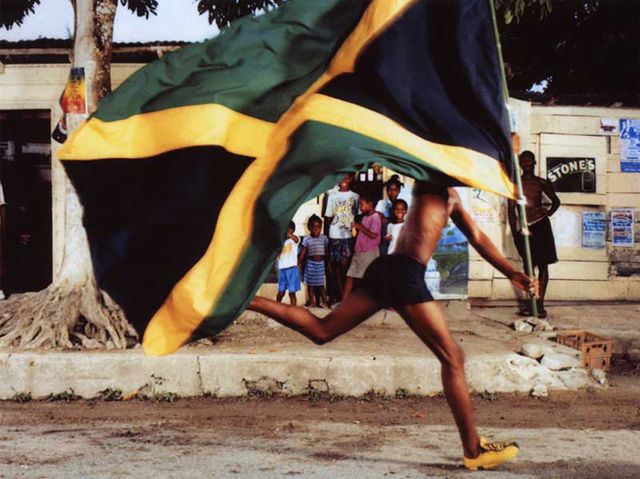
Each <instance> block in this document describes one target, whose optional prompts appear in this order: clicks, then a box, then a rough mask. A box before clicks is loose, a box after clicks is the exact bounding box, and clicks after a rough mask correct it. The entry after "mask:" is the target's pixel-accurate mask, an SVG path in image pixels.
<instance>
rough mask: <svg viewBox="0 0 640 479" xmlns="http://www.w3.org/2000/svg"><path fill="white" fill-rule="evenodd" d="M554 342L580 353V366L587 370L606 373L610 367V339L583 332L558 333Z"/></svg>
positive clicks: (611, 350) (611, 348)
mask: <svg viewBox="0 0 640 479" xmlns="http://www.w3.org/2000/svg"><path fill="white" fill-rule="evenodd" d="M556 342H558V343H560V344H564V345H565V346H569V347H570V348H573V349H577V350H578V351H580V352H581V353H582V366H583V367H585V368H587V369H602V370H604V371H608V370H609V368H610V367H611V353H612V352H613V346H612V342H611V339H609V338H604V337H602V336H597V335H595V334H593V333H590V332H589V331H585V330H578V329H576V330H568V331H558V336H556Z"/></svg>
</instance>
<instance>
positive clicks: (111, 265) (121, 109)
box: [59, 0, 514, 354]
mask: <svg viewBox="0 0 640 479" xmlns="http://www.w3.org/2000/svg"><path fill="white" fill-rule="evenodd" d="M510 148H511V147H510V133H509V122H508V117H507V112H506V109H505V106H504V98H503V83H502V75H501V60H500V55H499V51H498V45H497V44H496V36H495V29H494V22H493V17H492V6H491V2H490V0H290V1H289V2H287V3H286V4H285V5H284V6H282V7H280V8H278V9H276V10H273V11H271V12H268V13H266V14H265V15H262V16H259V17H257V18H246V19H243V20H240V21H238V22H236V23H235V24H233V25H231V26H230V27H229V28H228V29H226V30H224V31H223V32H222V33H221V34H220V35H218V36H217V37H216V38H213V39H211V40H209V41H206V42H204V43H198V44H193V45H189V46H187V47H185V48H182V49H181V50H179V51H176V52H174V53H172V54H169V55H166V56H164V57H162V58H161V59H158V60H157V61H155V62H153V63H151V64H149V65H147V66H145V67H144V68H142V69H140V70H139V71H138V72H136V73H135V74H134V75H132V76H131V77H130V78H129V79H128V80H127V81H126V82H124V83H123V84H122V85H121V86H120V87H119V88H118V89H117V90H115V91H114V92H113V93H112V94H111V95H110V96H108V97H106V98H104V99H103V100H102V102H101V103H100V106H99V108H98V110H97V111H96V112H95V114H93V115H92V116H91V118H90V119H89V120H88V121H87V122H86V123H85V125H84V126H83V127H82V128H80V129H79V130H77V131H76V132H75V133H74V134H73V135H72V136H71V137H70V138H69V140H67V142H66V143H65V145H64V147H63V148H62V149H61V151H60V154H59V157H60V159H61V160H62V161H63V163H64V166H65V168H66V171H67V173H68V175H69V177H70V178H71V181H72V182H73V185H74V186H75V188H76V191H77V193H78V195H79V197H80V200H81V202H82V204H83V206H84V226H85V228H86V231H87V234H88V238H89V243H90V248H91V254H92V260H93V266H94V271H95V275H96V278H97V281H98V284H99V285H100V287H101V288H102V289H103V290H105V291H106V292H107V293H109V294H110V295H111V297H112V298H113V299H114V300H116V301H117V302H118V304H120V306H121V307H122V308H123V309H124V311H125V313H126V314H127V317H128V318H129V320H130V321H131V322H132V324H133V325H134V326H135V327H136V328H137V330H138V331H139V332H140V333H141V334H142V333H144V337H143V347H144V350H145V352H146V353H148V354H167V353H170V352H172V351H175V350H176V349H178V348H179V347H180V346H181V345H183V344H185V343H187V342H189V341H191V340H194V339H197V338H200V337H203V336H209V335H214V334H216V333H218V332H220V331H221V330H223V329H224V328H225V327H227V326H228V325H229V324H230V323H231V322H232V321H233V320H234V319H235V318H236V317H237V316H238V315H239V314H240V313H241V312H242V311H243V310H244V309H245V308H246V306H247V305H248V303H249V301H250V300H251V298H252V296H253V295H254V294H255V293H256V291H257V289H258V287H259V285H260V284H261V283H262V282H263V281H264V279H265V278H266V276H267V274H268V272H269V270H270V268H271V266H272V264H273V261H274V260H275V258H276V256H277V254H278V252H279V249H280V247H281V238H282V235H283V233H284V232H285V230H286V227H287V224H288V222H289V220H290V219H291V218H292V216H293V215H294V213H295V211H296V209H297V208H298V207H299V206H300V205H301V204H302V203H303V202H304V201H306V200H308V199H309V198H312V197H314V196H316V195H318V194H320V193H322V192H324V191H326V190H328V189H329V188H330V187H331V186H333V185H334V184H335V183H336V180H337V179H338V178H339V177H340V176H341V175H343V174H344V173H345V172H349V171H357V170H358V169H360V168H362V167H363V166H366V165H367V164H370V163H372V162H376V163H380V164H382V165H384V166H386V167H389V168H392V169H393V170H395V171H397V172H399V173H401V174H405V175H410V176H412V177H414V178H416V179H418V180H425V181H434V182H438V183H440V184H446V185H470V186H475V187H478V188H482V189H485V190H488V191H492V192H495V193H499V194H501V195H505V196H513V192H514V187H513V185H512V183H511V181H510V178H509V175H508V173H507V172H508V171H510V159H511V149H510Z"/></svg>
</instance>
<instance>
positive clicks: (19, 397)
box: [11, 393, 31, 404]
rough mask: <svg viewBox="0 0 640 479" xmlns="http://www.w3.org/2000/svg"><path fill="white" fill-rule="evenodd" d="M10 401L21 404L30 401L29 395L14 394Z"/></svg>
mask: <svg viewBox="0 0 640 479" xmlns="http://www.w3.org/2000/svg"><path fill="white" fill-rule="evenodd" d="M11 400H12V401H14V402H17V403H21V404H22V403H26V402H29V401H31V393H15V394H14V395H13V397H12V398H11Z"/></svg>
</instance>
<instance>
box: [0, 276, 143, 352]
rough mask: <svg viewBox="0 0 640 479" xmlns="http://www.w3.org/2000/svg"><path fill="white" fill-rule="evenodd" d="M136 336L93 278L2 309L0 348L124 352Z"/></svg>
mask: <svg viewBox="0 0 640 479" xmlns="http://www.w3.org/2000/svg"><path fill="white" fill-rule="evenodd" d="M136 343H137V334H136V333H135V331H134V329H133V328H132V327H131V325H130V324H129V323H128V321H127V320H126V319H125V317H124V314H123V313H122V311H121V310H120V308H118V306H117V305H116V304H115V303H114V302H113V301H111V300H110V299H109V298H108V297H107V296H106V295H103V294H102V293H101V292H100V290H98V288H97V287H96V286H95V283H93V282H92V281H91V280H89V281H87V282H86V283H85V284H82V285H77V284H74V285H70V284H64V283H63V284H52V285H51V286H49V287H48V288H47V289H44V290H42V291H39V292H37V293H25V294H18V295H13V296H11V297H10V298H9V299H8V300H7V301H3V302H2V306H1V308H0V347H16V348H29V349H32V348H79V347H83V348H88V349H98V348H107V349H125V348H127V347H132V346H133V345H135V344H136Z"/></svg>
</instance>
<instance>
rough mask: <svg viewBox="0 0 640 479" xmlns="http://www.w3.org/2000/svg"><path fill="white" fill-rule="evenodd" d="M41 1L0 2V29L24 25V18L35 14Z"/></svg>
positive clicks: (6, 0) (8, 0)
mask: <svg viewBox="0 0 640 479" xmlns="http://www.w3.org/2000/svg"><path fill="white" fill-rule="evenodd" d="M36 5H40V0H0V27H5V28H11V27H13V26H14V25H22V21H23V20H24V17H26V16H27V15H29V14H30V13H34V12H35V7H36Z"/></svg>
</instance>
